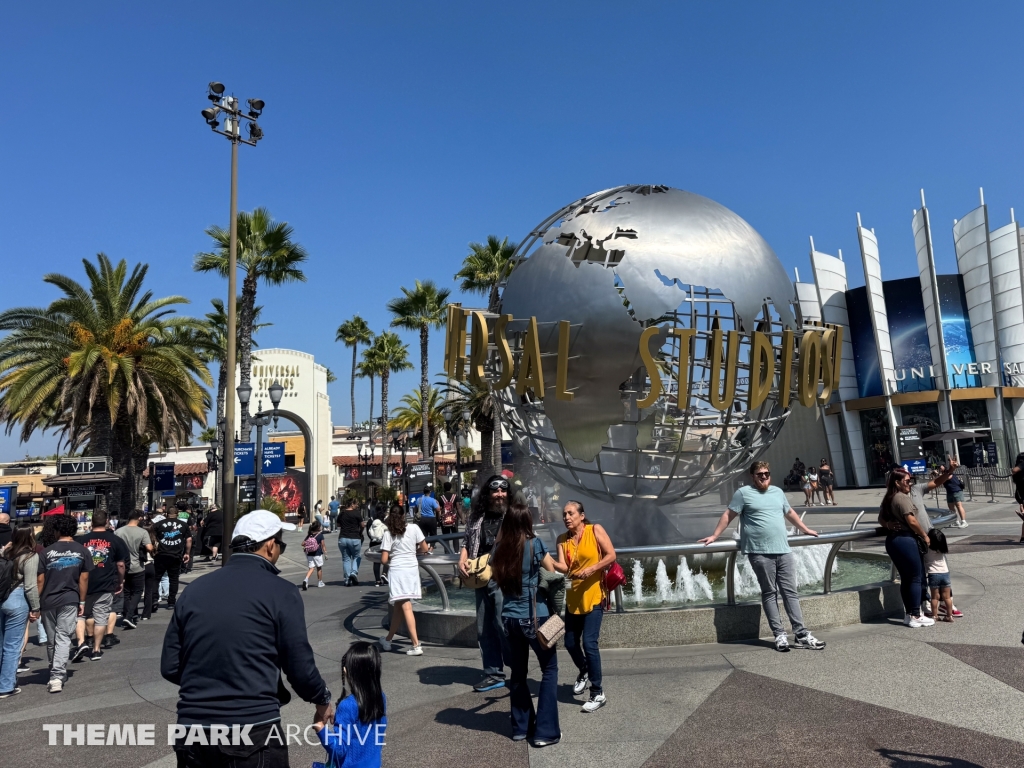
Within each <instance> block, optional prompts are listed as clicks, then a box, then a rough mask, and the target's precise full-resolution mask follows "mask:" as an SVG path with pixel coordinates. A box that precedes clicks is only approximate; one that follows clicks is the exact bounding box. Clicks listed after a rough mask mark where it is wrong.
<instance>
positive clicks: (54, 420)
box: [0, 253, 212, 511]
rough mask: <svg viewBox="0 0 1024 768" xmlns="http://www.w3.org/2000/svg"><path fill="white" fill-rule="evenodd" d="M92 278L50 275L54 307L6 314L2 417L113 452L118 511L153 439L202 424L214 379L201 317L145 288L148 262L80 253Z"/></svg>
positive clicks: (0, 365)
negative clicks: (199, 339) (178, 311)
mask: <svg viewBox="0 0 1024 768" xmlns="http://www.w3.org/2000/svg"><path fill="white" fill-rule="evenodd" d="M82 263H83V264H84V266H85V272H86V276H87V277H88V284H87V285H82V284H80V283H78V282H76V281H75V280H73V279H72V278H70V277H67V276H65V275H61V274H56V273H51V274H47V275H45V276H44V277H43V280H44V282H47V283H49V284H51V285H53V286H56V287H57V288H58V289H59V290H60V291H61V293H62V294H63V296H62V297H61V298H58V299H57V300H56V301H54V302H52V303H51V304H50V305H49V306H48V307H39V308H37V307H20V308H15V309H10V310H7V311H6V312H4V313H2V314H0V330H6V331H10V333H9V334H8V335H7V336H6V337H4V338H3V339H2V340H0V421H3V422H5V424H6V428H7V432H8V434H10V433H11V432H12V431H13V429H14V427H15V426H16V425H20V427H21V439H22V441H25V440H27V439H28V438H29V437H30V436H31V434H32V433H33V432H34V431H35V430H37V429H56V430H58V431H60V432H61V434H62V437H63V439H65V440H67V443H68V446H69V447H70V448H71V449H72V450H78V449H79V448H81V447H82V446H83V445H88V450H89V453H90V454H92V455H95V456H110V457H111V459H112V460H113V462H114V468H115V471H117V473H118V474H120V475H121V481H120V482H119V483H118V484H116V486H115V488H114V489H113V493H112V497H111V509H112V510H114V511H120V510H127V509H131V508H132V507H133V506H134V504H135V494H136V483H135V482H134V476H135V474H136V468H137V467H139V466H140V465H141V466H143V467H144V466H145V460H146V458H147V457H148V455H149V447H150V445H151V444H152V443H154V442H156V443H159V444H161V445H168V444H170V443H178V444H184V443H185V442H186V441H187V440H188V439H189V437H190V436H191V434H192V430H193V423H194V422H199V424H201V425H204V424H205V418H206V415H205V414H206V410H207V408H208V407H209V399H210V398H209V395H208V394H207V392H206V390H205V389H203V387H202V386H200V383H205V384H208V385H209V384H212V379H211V378H210V373H209V371H208V370H207V368H206V365H205V364H204V362H203V360H202V356H201V353H200V352H199V351H198V350H197V348H196V344H195V340H196V335H197V334H198V333H201V330H202V324H201V323H200V322H199V321H197V320H194V319H192V318H188V317H181V316H174V312H175V310H174V309H173V308H172V307H174V306H175V305H177V304H186V303H188V300H187V299H185V298H184V297H181V296H167V297H165V298H162V299H154V298H153V294H152V292H150V291H144V290H143V287H142V286H143V282H144V280H145V277H146V272H147V270H148V267H147V266H146V265H143V264H137V265H135V267H134V268H133V269H132V272H131V274H130V275H129V274H128V265H127V263H126V262H125V261H124V260H121V261H120V262H118V264H117V265H116V266H115V265H113V264H112V263H111V261H110V259H109V258H108V257H107V256H106V255H104V254H102V253H100V254H98V256H97V264H93V263H91V262H89V261H88V260H85V259H83V262H82Z"/></svg>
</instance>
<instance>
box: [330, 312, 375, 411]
mask: <svg viewBox="0 0 1024 768" xmlns="http://www.w3.org/2000/svg"><path fill="white" fill-rule="evenodd" d="M334 340H335V341H341V342H344V344H345V346H346V347H352V383H351V385H350V387H349V397H350V398H351V400H352V430H353V431H355V428H356V352H357V350H358V349H359V345H360V344H363V345H366V344H369V343H370V342H371V341H373V331H371V330H370V326H368V325H367V324H366V321H365V320H363V318H361V317H360V316H359V315H353V316H352V317H351V318H350V319H348V320H346V321H345V322H344V323H342V324H341V325H339V326H338V332H337V334H335V336H334ZM371 386H372V380H371ZM370 400H371V401H372V400H373V393H372V392H371V393H370Z"/></svg>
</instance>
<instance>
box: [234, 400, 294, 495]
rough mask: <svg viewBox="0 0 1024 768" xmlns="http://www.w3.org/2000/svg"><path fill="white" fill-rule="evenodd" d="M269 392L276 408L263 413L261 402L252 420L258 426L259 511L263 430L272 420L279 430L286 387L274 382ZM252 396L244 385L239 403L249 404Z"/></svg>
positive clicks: (257, 490)
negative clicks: (278, 414) (278, 416)
mask: <svg viewBox="0 0 1024 768" xmlns="http://www.w3.org/2000/svg"><path fill="white" fill-rule="evenodd" d="M243 389H244V390H246V391H245V399H244V400H243V399H242V390H243ZM267 391H268V392H269V393H270V403H271V405H273V406H274V409H273V410H272V411H270V412H269V413H264V412H263V401H262V400H260V401H259V410H257V411H256V415H255V416H253V417H252V418H251V419H250V423H251V424H255V425H256V449H255V454H256V457H255V465H256V466H255V474H256V478H255V480H256V508H257V509H259V506H260V498H261V497H262V496H263V428H264V427H265V426H267V425H268V424H269V423H270V421H271V419H273V421H274V429H277V407H278V406H279V405H280V404H281V395H282V394H284V387H282V386H281V383H280V382H278V381H276V380H275V381H274V383H273V384H271V385H270V386H269V387H268V388H267ZM251 394H252V387H250V386H249V385H248V384H244V385H242V386H240V387H239V388H238V401H239V402H240V403H242V404H245V403H248V402H249V397H250V396H251Z"/></svg>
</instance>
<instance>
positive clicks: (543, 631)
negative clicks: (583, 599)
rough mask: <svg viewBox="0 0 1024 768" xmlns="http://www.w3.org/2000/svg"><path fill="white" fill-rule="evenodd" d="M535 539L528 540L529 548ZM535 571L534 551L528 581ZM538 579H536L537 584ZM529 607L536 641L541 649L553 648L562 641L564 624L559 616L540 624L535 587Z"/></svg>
mask: <svg viewBox="0 0 1024 768" xmlns="http://www.w3.org/2000/svg"><path fill="white" fill-rule="evenodd" d="M534 541H536V539H531V540H530V548H531V549H533V542H534ZM536 570H537V553H536V551H534V552H531V553H530V580H531V581H533V575H534V573H536ZM539 581H540V579H538V583H539ZM530 605H531V607H532V609H533V627H534V630H535V631H536V633H537V640H538V641H539V642H540V645H541V647H542V648H554V647H555V645H557V644H558V641H559V640H561V639H562V636H563V635H564V634H565V622H564V621H562V617H561V616H548V617H547V618H546V619H545V620H544V623H543V624H541V623H540V620H539V619H538V618H537V587H536V586H534V587H533V588H532V595H531V599H530Z"/></svg>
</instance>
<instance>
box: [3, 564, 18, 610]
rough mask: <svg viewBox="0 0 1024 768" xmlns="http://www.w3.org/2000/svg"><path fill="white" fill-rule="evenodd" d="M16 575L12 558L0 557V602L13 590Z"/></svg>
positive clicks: (16, 569)
mask: <svg viewBox="0 0 1024 768" xmlns="http://www.w3.org/2000/svg"><path fill="white" fill-rule="evenodd" d="M17 575H18V568H17V565H16V563H15V562H14V561H13V560H8V559H7V558H6V557H0V603H3V602H4V601H6V600H7V598H8V597H10V596H11V592H13V591H14V582H15V580H16V578H17Z"/></svg>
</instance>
